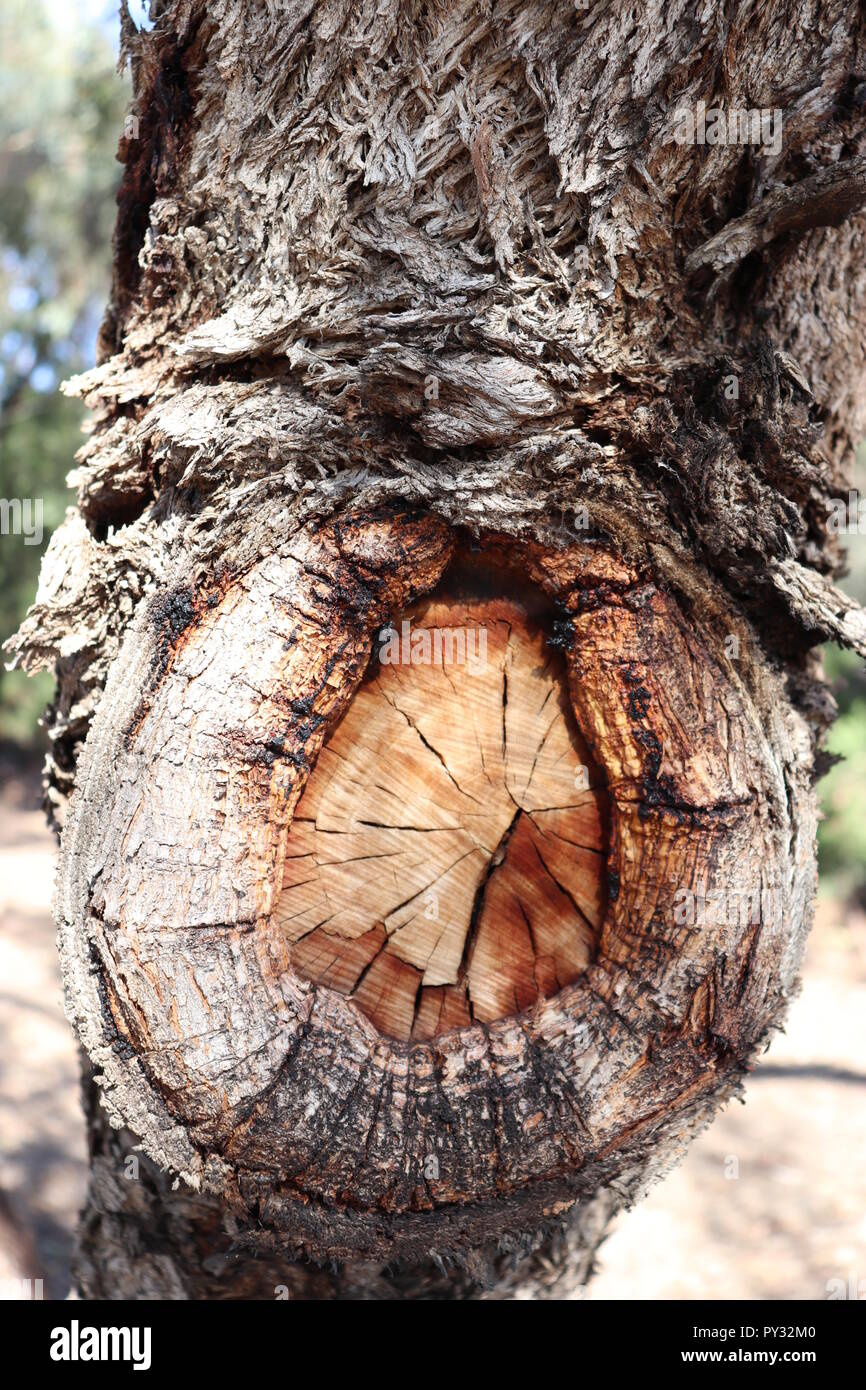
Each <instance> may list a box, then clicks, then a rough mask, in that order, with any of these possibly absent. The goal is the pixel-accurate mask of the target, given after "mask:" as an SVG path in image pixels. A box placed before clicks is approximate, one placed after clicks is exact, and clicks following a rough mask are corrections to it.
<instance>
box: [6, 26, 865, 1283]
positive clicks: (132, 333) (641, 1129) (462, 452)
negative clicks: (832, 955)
mask: <svg viewBox="0 0 866 1390" xmlns="http://www.w3.org/2000/svg"><path fill="white" fill-rule="evenodd" d="M157 11H158V12H157V16H156V23H155V26H154V28H153V29H152V31H151V32H149V33H137V32H135V30H134V28H133V26H132V24H131V21H129V20H128V18H127V20H126V32H125V51H126V53H127V56H129V57H130V59H131V61H132V64H133V71H134V77H135V90H136V104H135V112H134V114H135V118H136V121H137V125H136V126H135V127H134V129H136V130H137V135H136V136H135V137H134V138H129V137H124V140H123V143H122V155H123V158H124V166H125V167H124V175H123V180H122V186H121V191H120V195H119V218H118V226H117V233H116V238H115V277H114V284H113V289H112V295H111V301H110V304H109V308H108V311H107V314H106V319H105V322H104V325H103V330H102V336H101V361H100V365H99V366H97V367H96V368H95V369H94V370H93V371H92V372H91V373H88V374H87V376H85V377H83V378H80V379H78V381H77V382H75V383H74V384H73V388H72V389H75V390H77V391H78V392H79V393H80V394H81V395H82V396H83V397H84V398H85V399H86V400H87V401H88V403H89V404H90V405H91V407H92V409H93V412H94V428H93V432H92V434H91V435H90V437H89V439H88V442H87V443H86V444H85V446H84V448H83V449H82V451H81V454H80V456H79V468H78V470H77V473H76V475H75V477H76V481H77V485H78V506H77V509H76V510H75V512H74V513H70V515H69V517H68V519H67V521H66V522H65V523H64V525H63V526H62V527H61V528H60V530H59V531H58V532H57V533H56V535H55V537H54V539H53V541H52V543H51V547H50V549H49V552H48V554H47V556H46V560H45V565H44V571H43V579H42V584H41V587H40V592H39V595H38V597H37V602H36V605H35V607H34V609H33V610H32V611H31V614H30V615H29V616H28V619H27V621H26V622H25V624H24V626H23V627H22V630H21V632H20V634H19V636H18V638H17V639H16V645H15V651H16V655H17V659H19V660H20V661H21V662H22V663H23V664H24V665H26V666H27V667H28V669H36V668H37V667H38V666H40V665H49V666H53V667H54V669H55V670H56V673H57V678H58V690H57V698H56V701H55V704H54V705H53V706H52V709H51V710H50V712H49V715H48V723H49V730H50V733H51V747H52V753H51V756H50V758H49V761H48V766H47V771H46V787H47V797H48V801H49V805H50V807H51V811H52V814H53V816H54V818H55V821H56V823H57V824H58V827H61V828H62V835H61V861H60V873H59V880H58V891H57V902H56V910H57V916H58V922H59V928H60V945H61V953H62V959H63V970H64V978H65V986H66V995H67V1008H68V1012H69V1016H70V1019H71V1020H72V1022H73V1024H74V1027H75V1029H76V1031H77V1034H78V1037H79V1038H80V1041H81V1043H82V1046H83V1049H84V1051H85V1053H86V1057H87V1077H86V1083H85V1104H86V1111H87V1120H88V1127H89V1133H90V1140H91V1148H92V1173H91V1184H90V1194H89V1201H88V1207H87V1210H86V1212H85V1215H84V1218H83V1225H82V1238H81V1256H80V1268H79V1278H80V1282H81V1287H82V1290H83V1292H84V1293H85V1294H86V1295H87V1296H89V1297H132V1298H136V1297H138V1298H143V1297H191V1298H256V1297H258V1298H261V1297H274V1296H275V1290H276V1289H278V1288H282V1289H286V1290H288V1292H289V1294H290V1296H292V1297H297V1298H308V1299H318V1298H381V1297H386V1298H437V1299H438V1298H474V1297H495V1298H509V1297H515V1296H520V1297H525V1296H536V1297H567V1296H569V1294H571V1293H573V1292H574V1291H575V1289H577V1288H578V1287H579V1286H581V1285H583V1284H584V1283H585V1282H586V1280H587V1278H588V1277H589V1274H590V1272H591V1268H592V1263H593V1258H594V1254H595V1251H596V1249H597V1246H598V1244H599V1242H600V1240H601V1238H602V1236H603V1234H604V1232H605V1229H606V1227H607V1225H608V1223H609V1221H610V1219H611V1217H612V1216H613V1215H614V1214H615V1213H616V1212H617V1211H618V1210H619V1209H620V1208H621V1207H622V1206H624V1205H627V1204H629V1203H631V1202H633V1201H634V1200H636V1199H637V1198H638V1197H640V1196H641V1195H642V1194H643V1193H644V1192H645V1190H646V1189H647V1187H648V1186H649V1185H650V1184H651V1183H652V1182H653V1181H654V1180H656V1179H657V1178H658V1177H660V1176H661V1175H663V1174H664V1173H665V1172H666V1171H667V1170H668V1169H669V1168H670V1167H671V1166H672V1164H673V1163H674V1162H675V1161H676V1160H677V1159H678V1158H679V1157H681V1155H682V1154H683V1153H684V1151H685V1149H686V1147H687V1145H688V1142H689V1140H690V1139H691V1138H692V1137H693V1136H694V1134H695V1133H696V1132H697V1131H698V1130H699V1129H700V1128H701V1127H702V1126H704V1125H705V1124H707V1123H708V1122H709V1121H710V1120H711V1118H712V1117H713V1115H714V1114H715V1112H716V1111H717V1110H718V1108H719V1107H720V1106H721V1105H722V1104H723V1103H724V1102H725V1101H726V1100H727V1099H729V1098H730V1097H731V1096H732V1095H734V1094H736V1093H737V1091H738V1090H739V1088H740V1087H741V1083H742V1078H743V1077H744V1075H745V1074H746V1073H747V1071H748V1069H749V1067H750V1066H751V1065H752V1063H753V1061H754V1059H755V1057H756V1055H757V1054H758V1052H759V1051H760V1050H761V1049H762V1048H763V1047H764V1046H765V1045H766V1043H767V1041H768V1040H769V1038H770V1037H771V1036H772V1033H773V1030H774V1029H776V1028H778V1027H779V1026H780V1024H781V1022H782V1021H783V1018H784V1014H785V1009H786V1006H787V1002H788V999H789V998H790V995H791V994H792V992H793V991H794V990H795V989H796V987H797V975H798V969H799V963H800V958H801V954H802V948H803V943H804V939H805V935H806V932H807V930H808V925H809V922H810V916H811V911H812V899H813V894H814V886H815V849H814V840H815V827H816V818H817V807H816V794H815V789H814V783H815V780H816V777H817V775H818V773H819V772H820V769H821V765H822V764H821V757H822V755H821V744H822V739H823V737H824V733H825V730H826V727H827V725H828V723H829V722H830V719H831V717H832V700H831V699H830V697H829V695H828V694H827V691H826V689H825V686H824V684H823V682H822V677H821V669H820V663H819V659H818V654H817V653H816V644H817V643H818V642H820V641H823V640H827V639H833V640H836V641H840V642H843V643H847V644H848V645H850V646H852V647H854V648H855V649H856V650H858V651H860V652H861V653H862V654H866V617H864V614H863V613H862V612H861V611H860V610H859V609H858V608H857V607H856V605H854V604H853V603H852V602H851V601H850V600H849V599H847V598H846V597H845V596H844V594H842V592H841V591H840V590H839V589H838V588H836V587H835V584H834V582H833V580H834V577H835V575H836V574H837V573H838V571H839V569H840V557H839V552H838V542H837V537H836V534H835V532H834V530H833V528H832V527H831V526H830V525H829V524H828V518H830V517H831V516H832V515H833V502H834V498H836V497H837V495H838V494H839V493H840V492H841V491H842V489H843V484H844V478H845V467H846V462H847V460H848V459H849V457H850V451H851V447H852V443H853V441H854V440H855V439H856V438H857V437H858V436H859V434H860V433H862V423H863V421H862V410H863V407H862V404H861V403H862V401H863V400H864V399H866V394H864V392H863V390H862V386H863V375H864V372H863V357H862V353H861V352H860V350H859V347H858V346H857V345H858V344H859V340H860V337H861V336H862V327H863V323H864V317H866V315H864V303H866V274H864V271H863V262H862V252H863V239H864V227H866V224H864V218H863V213H862V211H861V209H862V207H863V204H864V202H866V181H864V169H866V165H864V160H866V152H864V125H863V102H862V100H861V99H860V98H861V95H862V93H861V88H862V85H863V76H864V75H863V74H862V73H860V72H859V69H858V68H857V63H858V61H859V59H858V57H857V55H858V54H861V53H862V46H863V40H864V33H863V17H862V14H861V13H860V11H859V8H858V7H857V6H856V5H854V4H853V3H850V4H848V3H843V0H833V3H831V4H829V5H825V6H824V7H823V8H822V16H823V18H822V20H821V22H820V23H819V22H818V20H815V21H814V22H812V21H811V20H810V19H809V18H808V17H807V16H805V15H804V16H800V17H795V18H794V19H793V20H792V18H791V16H790V13H789V11H788V8H787V7H784V6H782V5H781V4H777V3H770V4H768V5H765V6H762V7H760V8H755V7H751V6H734V7H708V9H707V11H706V12H702V13H701V14H700V15H699V16H697V17H696V16H695V14H694V7H692V6H690V5H687V4H685V3H675V4H673V5H671V4H666V5H665V6H661V5H658V4H652V3H651V4H648V5H647V6H645V7H643V9H642V10H641V12H640V13H639V14H636V13H635V12H634V7H632V6H629V5H625V4H620V3H613V4H611V5H607V6H596V7H595V8H590V9H589V10H587V11H575V10H574V7H573V6H571V5H566V4H562V5H554V6H553V7H552V8H551V7H550V6H546V7H538V6H535V7H533V5H531V4H530V5H529V6H527V5H525V4H520V5H518V4H511V3H499V2H498V0H497V3H494V4H493V5H492V6H491V7H489V8H488V10H486V11H484V13H483V14H482V13H479V12H478V10H477V7H473V6H468V5H467V6H461V5H460V4H458V5H457V6H456V7H455V5H454V4H453V3H450V0H449V3H448V4H436V3H434V4H433V5H430V6H426V7H425V8H424V9H423V11H421V10H418V11H417V12H416V11H415V10H412V11H405V10H402V9H401V8H400V7H399V6H388V5H385V6H380V7H379V8H378V9H376V10H375V12H374V11H371V10H370V8H369V6H363V5H355V4H352V3H348V0H347V2H346V3H343V2H342V0H340V2H339V3H336V0H335V3H330V0H326V3H321V4H317V5H314V6H313V7H312V8H310V7H307V9H306V10H304V11H303V13H301V11H296V10H295V9H292V8H291V7H289V6H279V5H278V6H276V7H274V6H270V7H263V6H261V5H258V4H254V3H249V4H248V3H246V0H212V3H208V4H207V5H205V4H204V3H203V0H183V3H180V0H178V3H172V2H169V3H166V4H161V5H159V6H157ZM831 31H832V33H833V35H834V42H833V45H832V46H830V45H828V43H827V42H826V41H825V37H824V35H825V32H827V33H829V32H831ZM858 84H859V85H858ZM756 103H757V105H756ZM708 112H709V113H711V114H710V116H708ZM712 113H715V114H714V115H713V114H712ZM753 115H756V116H757V119H756V120H755V119H753ZM722 116H724V135H723V136H722V133H721V132H722ZM687 117H688V118H689V119H686V118H687ZM765 117H766V119H765ZM710 129H712V130H713V131H714V138H713V139H712V140H711V139H710V138H709V131H710ZM131 1152H135V1153H137V1154H140V1157H141V1172H140V1176H139V1179H138V1181H137V1182H134V1183H130V1184H124V1183H123V1182H121V1181H120V1180H119V1174H120V1172H121V1171H122V1168H123V1164H124V1161H125V1159H126V1157H127V1156H128V1155H129V1154H130V1153H131Z"/></svg>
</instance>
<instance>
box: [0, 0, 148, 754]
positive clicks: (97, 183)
mask: <svg viewBox="0 0 866 1390" xmlns="http://www.w3.org/2000/svg"><path fill="white" fill-rule="evenodd" d="M110 13H111V10H110V7H109V6H106V17H105V19H103V18H102V17H101V16H99V15H98V14H94V15H93V17H92V22H90V23H86V22H85V23H82V22H81V14H80V12H79V15H78V19H77V22H75V23H74V22H72V20H71V17H70V16H69V15H65V16H64V13H63V11H62V10H61V8H60V7H59V6H57V7H55V8H52V7H50V6H48V5H46V4H43V3H41V0H4V3H3V8H2V12H0V55H2V58H0V185H2V197H0V498H3V499H11V498H18V499H28V498H29V499H34V500H35V499H37V498H40V499H42V503H43V522H44V539H43V543H42V544H41V545H33V544H30V545H28V544H25V539H24V537H23V536H19V535H5V536H0V640H2V639H5V638H6V637H7V636H9V634H10V633H11V632H13V631H14V630H15V628H16V627H17V625H18V623H19V622H20V619H21V617H22V615H23V613H24V611H25V609H26V607H27V605H28V604H29V603H31V602H32V600H33V597H34V594H35V591H36V583H37V578H38V574H39V562H40V559H41V556H42V553H43V551H44V548H45V545H46V544H47V541H48V538H49V536H50V533H51V531H52V529H53V528H54V527H55V526H56V525H57V524H58V522H59V521H60V520H61V519H62V517H63V513H64V510H65V507H66V505H67V501H68V499H69V494H68V493H67V491H66V485H65V478H66V474H67V473H68V472H69V470H70V468H71V466H72V460H73V455H74V454H75V451H76V449H77V448H78V446H79V444H80V443H81V436H80V429H81V422H82V418H83V410H82V407H81V405H80V404H79V403H78V402H77V401H70V400H67V399H66V398H65V397H63V396H61V395H60V394H59V392H58V389H57V388H58V385H59V383H60V381H62V380H63V378H65V377H68V376H70V375H72V374H73V373H74V372H78V371H82V370H84V369H86V368H87V367H89V366H91V365H92V363H93V360H94V352H95V343H96V334H97V330H98V326H99V322H100V319H101V315H102V308H103V305H104V303H105V299H106V295H107V290H108V278H109V270H110V250H111V233H112V227H113V224H114V216H115V203H114V194H115V190H116V188H117V184H118V181H119V177H120V172H121V171H120V165H119V164H118V163H117V162H116V160H115V151H116V149H117V141H118V137H119V135H120V133H121V131H122V128H123V120H124V114H125V111H126V107H127V103H128V100H129V86H128V80H127V79H125V78H121V77H120V76H119V75H118V74H117V72H116V70H115V64H116V55H115V50H114V46H113V43H112V38H111V30H112V28H113V29H115V30H116V28H117V25H116V23H114V24H113V25H111V26H110V27H109V22H108V16H110ZM51 684H52V683H51V679H50V677H48V676H45V677H42V678H38V679H37V680H34V681H28V680H27V679H26V677H24V676H23V675H22V674H21V673H20V672H17V671H15V672H6V671H5V670H3V671H0V739H2V738H6V739H14V740H15V741H16V742H19V743H25V744H26V743H31V742H33V741H34V740H35V738H36V730H37V724H36V721H37V718H38V715H39V712H40V711H41V709H42V707H43V706H44V704H45V703H46V701H47V700H48V699H50V696H51Z"/></svg>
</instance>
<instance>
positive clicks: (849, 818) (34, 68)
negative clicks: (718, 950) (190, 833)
mask: <svg viewBox="0 0 866 1390" xmlns="http://www.w3.org/2000/svg"><path fill="white" fill-rule="evenodd" d="M138 8H139V13H138V14H137V15H136V11H135V7H133V15H134V17H136V19H137V20H138V21H140V20H141V17H142V16H141V14H140V7H138ZM117 32H118V23H117V11H116V7H115V6H114V5H113V4H111V3H108V0H75V3H73V4H69V3H68V0H3V8H2V11H0V54H2V62H0V184H2V199H0V497H4V498H13V497H19V498H28V497H29V498H37V497H41V498H42V499H43V505H44V526H45V537H44V541H43V544H42V545H41V546H35V545H29V546H28V545H25V544H24V539H23V537H20V536H6V537H3V538H2V543H0V640H3V639H5V638H6V637H7V636H9V635H10V634H11V633H12V632H14V630H15V628H16V627H17V625H18V623H19V622H20V619H21V617H22V616H23V614H24V612H25V610H26V608H27V605H28V604H29V603H30V602H32V599H33V596H34V594H35V590H36V582H37V578H38V571H39V562H40V558H41V554H42V552H43V551H44V548H45V545H46V544H47V542H48V538H49V535H50V532H51V530H52V529H53V527H55V526H56V525H57V524H58V523H59V522H60V521H61V519H62V517H63V514H64V511H65V509H66V507H67V506H68V505H69V504H70V502H71V500H72V498H71V494H70V493H69V492H68V491H67V489H66V486H65V477H66V474H67V473H68V471H69V469H70V468H71V467H72V459H73V455H74V453H75V451H76V449H77V448H78V446H79V444H80V442H81V433H80V431H81V425H82V422H83V419H84V411H83V408H82V407H81V405H80V404H79V402H77V401H70V400H67V399H66V398H65V397H64V396H61V395H60V394H59V392H58V389H57V388H58V385H59V382H60V381H61V380H63V379H64V378H65V377H68V376H70V375H72V374H73V373H74V372H78V371H82V370H85V369H86V368H87V367H89V366H91V365H92V364H93V361H94V354H95V346H96V334H97V330H98V326H99V322H100V319H101V315H102V307H103V304H104V302H105V298H106V295H107V292H108V282H109V273H110V263H111V234H112V229H113V225H114V217H115V211H116V209H115V201H114V194H115V191H116V188H117V185H118V182H119V178H120V172H121V170H120V165H119V164H118V163H117V162H116V160H115V151H116V149H117V142H118V138H119V136H120V133H121V130H122V127H123V119H124V115H125V113H126V110H127V106H128V102H129V95H130V93H129V85H128V76H124V77H121V76H119V75H118V74H117V72H116V70H115V64H116V50H117ZM852 482H853V483H854V485H855V486H856V487H857V488H858V489H859V491H860V494H861V496H866V450H862V451H861V453H860V456H859V457H858V459H857V464H856V476H855V477H854V478H853V479H852ZM846 543H847V546H848V552H849V564H850V575H849V578H848V580H847V581H846V587H847V588H848V590H849V591H850V592H852V593H853V594H854V595H855V596H856V597H857V598H859V599H860V601H861V602H863V603H866V518H864V534H863V535H859V534H853V535H849V536H848V537H846ZM827 673H828V676H829V678H830V680H831V681H832V684H833V689H834V693H835V695H836V698H837V700H838V702H839V708H840V717H839V719H838V722H837V723H836V725H835V727H834V729H833V731H832V734H831V736H830V744H829V747H830V751H831V752H833V753H835V754H837V755H839V756H840V757H841V758H842V761H841V762H839V763H837V764H836V765H835V766H834V767H833V768H832V769H831V771H830V772H829V773H828V775H827V776H826V777H825V778H824V780H823V782H822V784H821V785H822V795H823V805H824V812H825V819H824V821H823V824H822V826H821V832H820V865H821V872H822V891H823V892H825V893H830V894H832V895H833V896H836V897H840V898H844V899H854V900H857V901H858V902H859V903H860V904H861V906H864V907H866V805H864V787H866V668H864V665H863V663H862V662H861V661H859V660H858V659H857V658H856V657H854V656H852V655H851V653H850V652H843V651H841V650H839V649H836V648H830V649H828V651H827ZM51 690H52V680H51V677H50V676H48V675H44V676H42V677H38V678H36V679H35V680H28V679H27V678H26V677H24V676H23V675H22V674H21V673H20V672H18V671H15V672H6V671H0V741H2V742H4V743H5V744H6V746H7V748H8V747H9V746H10V745H14V746H16V747H17V748H18V749H20V750H22V751H24V752H27V751H32V752H33V753H37V752H38V750H39V746H40V731H39V728H38V718H39V713H40V711H41V710H42V708H43V707H44V705H45V704H46V703H47V701H48V700H49V699H50V697H51Z"/></svg>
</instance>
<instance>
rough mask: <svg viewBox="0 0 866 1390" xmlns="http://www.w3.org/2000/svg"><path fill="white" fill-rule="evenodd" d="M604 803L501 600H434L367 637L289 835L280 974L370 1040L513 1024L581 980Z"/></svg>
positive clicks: (597, 903)
mask: <svg viewBox="0 0 866 1390" xmlns="http://www.w3.org/2000/svg"><path fill="white" fill-rule="evenodd" d="M605 821H606V816H605V793H604V790H603V789H602V788H601V786H600V776H599V773H598V770H597V768H596V767H595V765H594V763H593V761H592V759H591V757H590V754H589V751H588V749H587V747H586V744H585V742H584V740H583V737H582V735H581V733H580V731H579V729H578V727H577V723H576V721H575V717H574V712H573V709H572V707H571V704H570V702H569V699H568V695H567V688H566V681H565V673H564V670H563V663H562V659H561V657H560V655H559V653H558V652H557V651H556V650H555V649H553V648H552V647H551V646H550V645H549V643H548V641H547V638H546V635H545V631H544V626H543V624H542V623H540V622H539V621H537V620H536V618H535V617H534V616H531V615H530V614H529V612H527V610H526V607H525V606H524V605H523V604H522V603H520V602H518V601H516V600H504V599H490V598H487V597H484V598H478V599H470V598H466V597H460V598H455V597H453V596H451V597H449V596H447V595H442V596H438V597H434V598H432V599H429V600H427V601H426V602H424V603H422V604H420V605H417V606H416V607H415V608H414V609H412V610H410V612H409V613H407V614H405V615H403V617H402V619H401V621H400V623H399V625H398V628H391V629H386V630H385V631H384V632H382V633H380V634H379V640H378V642H377V644H376V647H375V650H374V653H373V658H372V661H371V666H370V671H369V674H368V677H367V679H366V680H365V681H364V683H363V684H362V686H361V687H360V688H359V690H358V692H357V694H356V696H355V698H354V700H353V702H352V704H351V706H350V707H349V710H348V712H347V713H346V715H345V717H344V718H343V720H342V722H341V723H340V724H339V725H338V727H337V728H336V729H335V731H334V733H333V734H332V736H331V738H330V740H329V741H328V743H327V744H326V745H325V746H324V747H323V749H322V751H321V753H320V754H319V758H318V761H317V763H316V766H315V768H314V770H313V772H312V774H311V776H310V779H309V782H308V783H307V787H306V789H305V791H304V794H303V796H302V798H301V800H300V802H299V804H298V807H297V811H296V814H295V818H294V821H293V824H292V826H291V829H290V831H289V835H288V842H287V846H286V855H285V864H284V872H283V883H282V892H281V895H280V898H279V900H278V903H277V908H276V913H275V917H276V921H277V922H278V923H279V924H280V926H281V927H282V929H283V930H284V932H285V934H286V936H287V937H288V939H289V941H290V942H291V951H292V963H293V965H294V966H295V968H296V969H297V970H298V972H299V973H300V974H302V975H304V976H306V977H307V978H308V979H311V980H313V981H314V982H315V983H317V984H320V985H324V986H327V987H328V988H330V989H334V990H337V991H339V993H341V994H343V995H347V996H349V997H350V998H351V999H352V1000H353V1001H354V1003H355V1004H356V1005H357V1006H358V1008H359V1009H361V1010H362V1011H363V1012H364V1013H365V1014H366V1015H367V1017H368V1018H369V1019H370V1020H371V1021H372V1022H373V1023H374V1024H375V1025H376V1027H377V1028H378V1029H379V1030H380V1032H382V1033H384V1034H386V1035H387V1036H389V1037H392V1038H396V1039H399V1040H403V1041H421V1040H429V1039H430V1038H431V1037H434V1036H436V1035H438V1034H440V1033H443V1032H447V1031H451V1030H453V1029H455V1028H460V1027H463V1026H466V1025H468V1024H470V1023H472V1022H474V1021H480V1022H483V1023H489V1022H491V1021H492V1020H494V1019H497V1018H501V1017H503V1016H505V1015H508V1014H515V1013H519V1012H521V1011H522V1010H524V1009H527V1008H529V1007H531V1006H532V1005H533V1004H535V1003H536V1001H537V1000H539V999H542V998H547V997H549V996H550V995H552V994H554V993H556V992H557V991H558V990H560V989H562V988H563V987H564V986H566V985H567V984H569V983H571V982H572V981H573V980H574V979H575V978H576V977H577V975H578V974H579V973H580V972H581V971H582V970H583V969H584V968H585V966H586V965H587V964H588V963H589V961H590V959H591V957H592V953H593V947H594V942H595V937H596V933H597V931H598V929H599V927H600V925H601V920H602V916H603V912H604V906H605V899H604V886H603V885H604V878H605V875H604V863H605V853H604V851H605V831H604V825H605Z"/></svg>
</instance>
